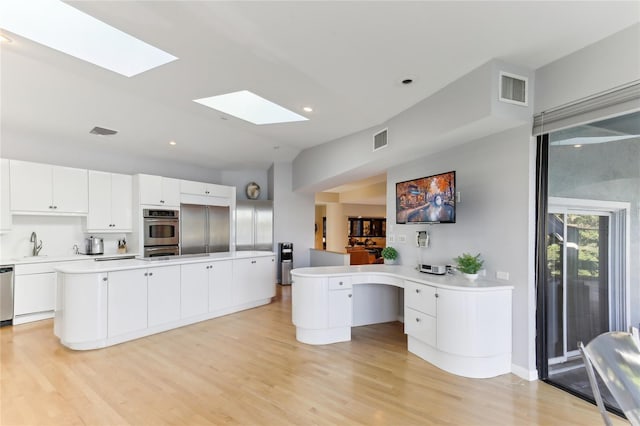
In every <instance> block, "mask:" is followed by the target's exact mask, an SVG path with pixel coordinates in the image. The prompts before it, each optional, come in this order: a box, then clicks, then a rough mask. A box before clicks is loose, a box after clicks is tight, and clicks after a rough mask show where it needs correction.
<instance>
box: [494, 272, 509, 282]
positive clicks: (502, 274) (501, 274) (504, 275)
mask: <svg viewBox="0 0 640 426" xmlns="http://www.w3.org/2000/svg"><path fill="white" fill-rule="evenodd" d="M496 278H497V279H499V280H505V281H508V280H509V273H508V272H502V271H498V272H496Z"/></svg>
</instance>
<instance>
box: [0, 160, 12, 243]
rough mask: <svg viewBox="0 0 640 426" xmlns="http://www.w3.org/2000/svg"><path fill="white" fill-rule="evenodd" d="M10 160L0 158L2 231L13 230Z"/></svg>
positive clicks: (0, 220)
mask: <svg viewBox="0 0 640 426" xmlns="http://www.w3.org/2000/svg"><path fill="white" fill-rule="evenodd" d="M9 182H10V179H9V160H6V159H4V158H3V159H0V232H6V231H9V230H11V225H12V220H11V207H10V206H11V202H10V194H11V186H10V184H9Z"/></svg>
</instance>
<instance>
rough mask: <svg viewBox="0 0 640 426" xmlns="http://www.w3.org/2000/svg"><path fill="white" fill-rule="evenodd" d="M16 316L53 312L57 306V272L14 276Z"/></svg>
mask: <svg viewBox="0 0 640 426" xmlns="http://www.w3.org/2000/svg"><path fill="white" fill-rule="evenodd" d="M14 279H15V281H14V285H15V289H14V291H15V293H14V316H16V317H18V316H20V315H25V314H35V313H39V312H49V311H50V312H51V314H52V315H51V316H53V310H54V309H55V306H56V274H55V272H47V273H40V274H27V275H16V276H15V277H14Z"/></svg>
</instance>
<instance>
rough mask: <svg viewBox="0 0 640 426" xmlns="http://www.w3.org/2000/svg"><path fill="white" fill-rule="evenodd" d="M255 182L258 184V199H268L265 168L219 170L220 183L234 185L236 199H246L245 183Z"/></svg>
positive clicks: (267, 181)
mask: <svg viewBox="0 0 640 426" xmlns="http://www.w3.org/2000/svg"><path fill="white" fill-rule="evenodd" d="M249 182H255V183H257V184H258V185H260V196H259V197H258V199H259V200H267V199H269V198H268V197H269V180H268V179H267V171H266V170H256V169H246V170H222V171H220V182H215V183H219V184H221V185H228V186H235V187H236V199H238V200H247V199H248V197H247V191H246V189H247V184H248V183H249Z"/></svg>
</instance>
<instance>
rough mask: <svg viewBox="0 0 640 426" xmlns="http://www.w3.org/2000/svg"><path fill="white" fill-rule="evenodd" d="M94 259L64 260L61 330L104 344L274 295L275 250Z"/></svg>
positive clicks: (71, 337) (83, 344)
mask: <svg viewBox="0 0 640 426" xmlns="http://www.w3.org/2000/svg"><path fill="white" fill-rule="evenodd" d="M151 259H153V260H149V259H146V260H145V259H128V260H114V261H110V262H95V261H92V260H87V261H77V262H70V263H65V264H62V265H59V266H57V267H56V268H55V269H56V270H57V272H58V287H57V297H56V309H55V320H54V333H55V335H56V336H57V337H58V338H59V339H60V342H61V343H62V344H63V345H64V346H66V347H68V348H71V349H76V350H87V349H98V348H104V347H107V346H111V345H115V344H118V343H122V342H125V341H128V340H133V339H137V338H140V337H144V336H149V335H151V334H155V333H160V332H163V331H166V330H170V329H174V328H177V327H182V326H185V325H188V324H193V323H196V322H199V321H204V320H208V319H211V318H215V317H219V316H222V315H227V314H231V313H234V312H238V311H242V310H245V309H250V308H254V307H256V306H260V305H265V304H267V303H270V302H271V298H272V297H273V296H275V281H276V279H275V257H274V253H273V252H265V251H245V252H225V253H212V254H208V255H201V256H180V257H177V258H161V260H156V259H158V258H155V259H154V258H151Z"/></svg>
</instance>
